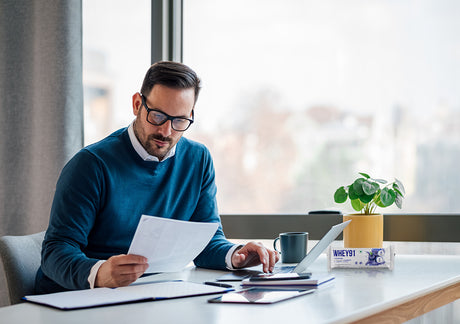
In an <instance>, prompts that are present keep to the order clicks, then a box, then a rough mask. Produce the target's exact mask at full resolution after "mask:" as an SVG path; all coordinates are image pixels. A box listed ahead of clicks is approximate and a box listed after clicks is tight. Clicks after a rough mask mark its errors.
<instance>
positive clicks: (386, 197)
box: [380, 188, 396, 207]
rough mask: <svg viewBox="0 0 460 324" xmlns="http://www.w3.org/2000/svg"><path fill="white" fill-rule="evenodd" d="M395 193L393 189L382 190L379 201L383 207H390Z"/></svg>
mask: <svg viewBox="0 0 460 324" xmlns="http://www.w3.org/2000/svg"><path fill="white" fill-rule="evenodd" d="M395 199H396V193H395V192H394V190H393V189H388V188H383V189H382V192H381V193H380V200H381V201H382V204H383V205H384V206H385V207H388V206H390V205H391V204H393V203H394V202H395Z"/></svg>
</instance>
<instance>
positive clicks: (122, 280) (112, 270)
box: [95, 254, 149, 288]
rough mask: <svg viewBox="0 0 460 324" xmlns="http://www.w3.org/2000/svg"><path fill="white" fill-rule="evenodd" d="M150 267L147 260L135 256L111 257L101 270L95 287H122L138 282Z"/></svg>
mask: <svg viewBox="0 0 460 324" xmlns="http://www.w3.org/2000/svg"><path fill="white" fill-rule="evenodd" d="M148 267H149V265H148V263H147V258H145V257H143V256H140V255H134V254H128V255H126V254H121V255H115V256H113V257H110V258H109V259H108V260H107V261H105V262H104V263H103V264H102V265H101V267H100V268H99V270H98V272H97V275H96V280H95V287H109V288H115V287H122V286H128V285H129V284H131V283H133V282H134V281H136V280H137V279H138V278H139V277H140V276H141V275H142V274H143V273H144V272H145V270H147V268H148Z"/></svg>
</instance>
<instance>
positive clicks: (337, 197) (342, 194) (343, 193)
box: [334, 186, 348, 204]
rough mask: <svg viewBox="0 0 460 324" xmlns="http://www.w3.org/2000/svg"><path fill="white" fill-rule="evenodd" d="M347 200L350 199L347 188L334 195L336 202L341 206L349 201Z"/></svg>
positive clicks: (341, 188) (338, 190)
mask: <svg viewBox="0 0 460 324" xmlns="http://www.w3.org/2000/svg"><path fill="white" fill-rule="evenodd" d="M347 198H348V194H347V192H346V191H345V188H344V187H343V186H342V187H340V188H339V189H337V191H336V192H335V194H334V201H335V202H336V203H339V204H341V203H344V202H345V201H347Z"/></svg>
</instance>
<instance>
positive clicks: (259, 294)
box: [208, 288, 315, 304]
mask: <svg viewBox="0 0 460 324" xmlns="http://www.w3.org/2000/svg"><path fill="white" fill-rule="evenodd" d="M314 291H315V289H308V290H305V289H289V290H287V289H282V290H281V289H280V290H273V289H262V288H250V289H245V290H242V291H235V292H229V293H226V294H224V295H222V296H220V297H217V298H212V299H209V300H208V302H210V303H243V304H273V303H276V302H279V301H282V300H286V299H290V298H294V297H299V296H303V295H306V294H310V293H312V292H314Z"/></svg>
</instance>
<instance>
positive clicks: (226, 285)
mask: <svg viewBox="0 0 460 324" xmlns="http://www.w3.org/2000/svg"><path fill="white" fill-rule="evenodd" d="M204 284H205V285H210V286H217V287H222V288H233V286H232V285H229V284H225V283H220V282H215V281H206V282H204Z"/></svg>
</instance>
